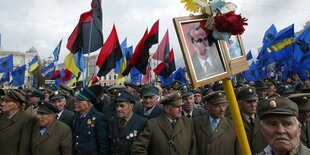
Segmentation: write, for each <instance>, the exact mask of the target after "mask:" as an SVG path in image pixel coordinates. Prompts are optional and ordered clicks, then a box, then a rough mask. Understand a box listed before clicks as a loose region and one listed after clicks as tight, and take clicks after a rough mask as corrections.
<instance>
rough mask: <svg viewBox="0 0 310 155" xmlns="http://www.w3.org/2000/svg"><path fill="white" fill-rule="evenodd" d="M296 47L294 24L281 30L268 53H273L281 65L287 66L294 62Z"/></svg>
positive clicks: (269, 47)
mask: <svg viewBox="0 0 310 155" xmlns="http://www.w3.org/2000/svg"><path fill="white" fill-rule="evenodd" d="M293 47H294V24H292V25H290V26H288V27H286V28H285V29H283V30H281V31H280V32H279V33H278V34H277V36H276V38H275V39H274V40H273V41H272V43H271V44H270V45H269V46H268V48H267V51H268V52H269V53H271V55H272V57H273V59H274V60H275V61H277V62H279V63H282V64H285V63H286V62H287V61H289V60H292V57H293V49H294V48H293Z"/></svg>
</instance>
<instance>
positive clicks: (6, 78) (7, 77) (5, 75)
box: [0, 72, 10, 83]
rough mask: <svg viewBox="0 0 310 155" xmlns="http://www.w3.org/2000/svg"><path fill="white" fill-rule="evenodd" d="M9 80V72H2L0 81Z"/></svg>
mask: <svg viewBox="0 0 310 155" xmlns="http://www.w3.org/2000/svg"><path fill="white" fill-rule="evenodd" d="M9 81H10V72H5V73H3V75H2V77H1V79H0V82H2V83H4V82H9Z"/></svg>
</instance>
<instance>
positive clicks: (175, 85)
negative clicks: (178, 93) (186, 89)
mask: <svg viewBox="0 0 310 155" xmlns="http://www.w3.org/2000/svg"><path fill="white" fill-rule="evenodd" d="M182 86H183V83H182V82H181V81H179V80H174V81H173V82H172V84H171V88H173V89H174V90H179V89H180V88H181V87H182Z"/></svg>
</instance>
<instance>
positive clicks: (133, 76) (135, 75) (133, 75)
mask: <svg viewBox="0 0 310 155" xmlns="http://www.w3.org/2000/svg"><path fill="white" fill-rule="evenodd" d="M141 79H142V73H140V71H139V70H138V69H136V67H133V68H132V69H131V70H130V83H141Z"/></svg>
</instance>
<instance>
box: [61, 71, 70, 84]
mask: <svg viewBox="0 0 310 155" xmlns="http://www.w3.org/2000/svg"><path fill="white" fill-rule="evenodd" d="M61 74H62V75H61V78H60V81H61V82H67V81H69V80H71V79H72V73H71V72H70V71H69V70H68V69H65V70H63V72H62V73H61Z"/></svg>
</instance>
